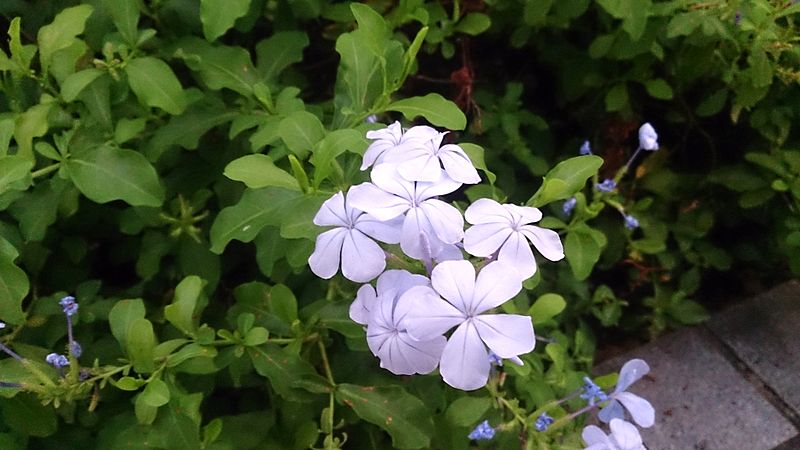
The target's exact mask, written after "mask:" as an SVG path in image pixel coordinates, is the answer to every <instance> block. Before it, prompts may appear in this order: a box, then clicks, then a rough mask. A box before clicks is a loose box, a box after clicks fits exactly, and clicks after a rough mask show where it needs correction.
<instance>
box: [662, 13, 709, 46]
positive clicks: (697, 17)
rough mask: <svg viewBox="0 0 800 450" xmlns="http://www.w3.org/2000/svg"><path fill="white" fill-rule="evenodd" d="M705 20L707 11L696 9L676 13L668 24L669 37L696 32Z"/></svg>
mask: <svg viewBox="0 0 800 450" xmlns="http://www.w3.org/2000/svg"><path fill="white" fill-rule="evenodd" d="M704 20H705V11H703V10H695V11H689V12H685V13H680V14H676V15H675V16H674V17H672V19H670V21H669V24H668V25H667V38H669V39H673V38H676V37H678V36H688V35H690V34H692V32H694V30H696V29H697V27H699V26H700V25H702V24H703V21H704Z"/></svg>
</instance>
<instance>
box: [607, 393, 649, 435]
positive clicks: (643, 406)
mask: <svg viewBox="0 0 800 450" xmlns="http://www.w3.org/2000/svg"><path fill="white" fill-rule="evenodd" d="M615 398H616V399H617V400H619V402H620V403H622V405H623V406H625V409H627V410H628V412H629V413H630V415H631V418H633V421H634V422H636V424H637V425H639V426H640V427H642V428H650V427H652V426H653V424H654V423H655V421H656V412H655V410H654V409H653V405H651V404H650V402H648V401H647V400H645V399H643V398H642V397H639V396H638V395H636V394H632V393H630V392H620V393H619V394H616V395H615Z"/></svg>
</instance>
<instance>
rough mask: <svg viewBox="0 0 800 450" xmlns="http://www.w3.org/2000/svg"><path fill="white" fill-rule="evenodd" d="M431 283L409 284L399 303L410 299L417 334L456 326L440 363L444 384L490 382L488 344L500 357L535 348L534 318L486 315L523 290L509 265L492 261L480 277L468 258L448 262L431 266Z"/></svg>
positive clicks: (409, 324)
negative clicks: (411, 285)
mask: <svg viewBox="0 0 800 450" xmlns="http://www.w3.org/2000/svg"><path fill="white" fill-rule="evenodd" d="M431 284H432V286H433V289H431V288H429V287H426V286H418V287H413V288H411V289H409V290H408V291H407V292H406V293H405V294H404V295H403V296H402V297H401V298H400V300H399V303H400V304H405V303H407V304H408V306H404V308H405V309H407V310H409V311H410V312H409V314H408V318H407V321H406V323H405V325H406V328H407V330H408V333H409V334H410V335H411V336H413V337H415V338H417V339H420V340H423V339H429V338H433V337H436V336H440V335H442V334H443V333H445V332H446V331H447V330H449V329H451V328H453V327H456V326H457V328H456V330H455V331H454V332H453V334H452V335H451V336H450V339H449V340H448V341H447V345H446V346H445V347H444V351H443V352H442V359H441V361H440V362H439V365H440V372H441V374H442V378H443V379H444V381H445V383H447V384H449V385H450V386H453V387H454V388H458V389H462V390H465V391H470V390H474V389H478V388H480V387H482V386H484V385H486V382H487V381H488V379H489V372H490V369H491V363H490V361H491V360H490V358H489V353H488V351H487V349H486V348H487V347H488V348H489V349H490V350H491V351H492V352H493V353H494V354H495V355H497V356H499V357H500V358H512V359H513V358H516V357H517V356H518V355H521V354H524V353H528V352H530V351H531V350H533V347H534V345H535V339H534V334H533V323H532V321H531V318H530V317H528V316H521V315H514V314H484V313H485V312H486V311H488V310H490V309H492V308H495V307H497V306H499V305H501V304H503V303H505V302H506V301H507V300H509V299H511V298H512V297H514V296H515V295H517V293H518V292H519V291H520V290H521V289H522V284H521V282H520V280H519V277H518V276H517V273H516V271H514V270H513V269H512V268H511V267H508V266H506V265H505V264H503V263H501V262H493V263H490V264H488V265H487V266H486V267H484V268H483V269H482V270H481V271H480V273H479V274H478V276H477V279H476V277H475V268H474V267H473V266H472V264H471V263H470V262H469V261H445V262H443V263H440V264H439V265H437V266H436V267H435V268H434V269H433V272H432V274H431ZM440 296H441V297H440ZM442 297H443V298H444V299H442ZM517 361H519V360H517Z"/></svg>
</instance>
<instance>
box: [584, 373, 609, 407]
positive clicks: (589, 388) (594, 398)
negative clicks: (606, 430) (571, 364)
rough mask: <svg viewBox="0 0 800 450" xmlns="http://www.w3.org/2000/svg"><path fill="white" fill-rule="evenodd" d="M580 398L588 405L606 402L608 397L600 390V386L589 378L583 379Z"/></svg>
mask: <svg viewBox="0 0 800 450" xmlns="http://www.w3.org/2000/svg"><path fill="white" fill-rule="evenodd" d="M581 398H582V399H584V400H586V401H588V402H589V405H594V404H595V403H602V402H604V401H606V400H608V395H607V394H606V393H605V392H603V390H602V389H600V386H598V385H597V384H595V382H594V381H592V379H591V378H589V377H583V392H582V393H581Z"/></svg>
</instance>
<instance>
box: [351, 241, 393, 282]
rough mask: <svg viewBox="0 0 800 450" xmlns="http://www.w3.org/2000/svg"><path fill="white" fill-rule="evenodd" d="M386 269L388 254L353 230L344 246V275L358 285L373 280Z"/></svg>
mask: <svg viewBox="0 0 800 450" xmlns="http://www.w3.org/2000/svg"><path fill="white" fill-rule="evenodd" d="M384 268H386V253H384V251H383V249H382V248H381V247H380V246H379V245H378V244H376V243H375V241H373V240H372V239H370V238H368V237H367V236H366V235H365V234H364V233H362V232H360V231H358V230H351V231H350V232H349V233H347V235H346V236H345V239H344V243H343V244H342V275H344V277H345V278H347V279H348V280H351V281H355V282H357V283H364V282H367V281H370V280H372V279H373V278H375V277H377V276H378V275H380V274H381V272H383V269H384Z"/></svg>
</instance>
